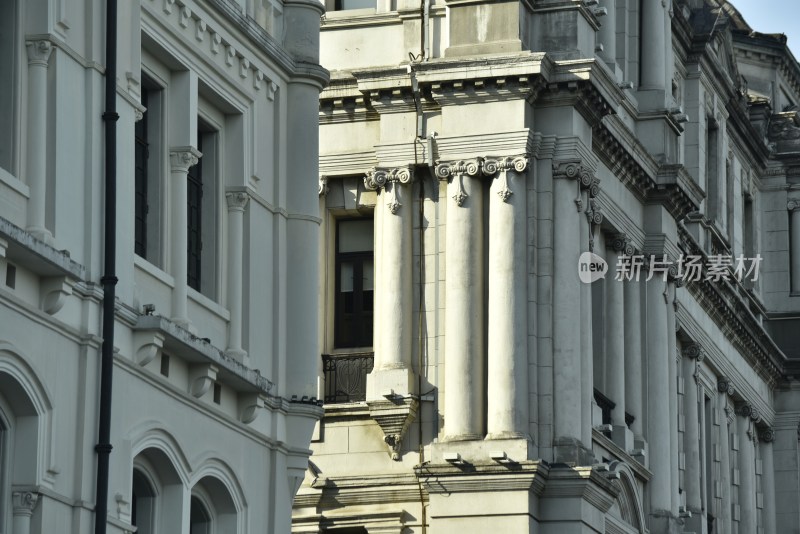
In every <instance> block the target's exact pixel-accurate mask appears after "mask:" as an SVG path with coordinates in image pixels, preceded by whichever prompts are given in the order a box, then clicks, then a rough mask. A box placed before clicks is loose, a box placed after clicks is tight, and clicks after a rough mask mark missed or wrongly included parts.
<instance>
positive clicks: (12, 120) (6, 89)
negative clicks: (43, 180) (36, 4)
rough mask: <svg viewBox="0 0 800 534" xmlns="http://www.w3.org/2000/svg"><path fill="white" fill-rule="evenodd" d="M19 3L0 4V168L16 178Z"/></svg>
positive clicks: (11, 0) (12, 0) (11, 1)
mask: <svg viewBox="0 0 800 534" xmlns="http://www.w3.org/2000/svg"><path fill="white" fill-rule="evenodd" d="M16 6H17V2H16V1H14V0H10V1H4V2H0V168H1V169H4V170H5V171H6V172H8V173H9V174H11V175H15V174H16V173H15V170H14V154H15V150H16V146H17V136H16V135H15V130H16V124H17V114H16V110H17V105H16V104H17V100H16V99H17V91H16V82H17V76H16V71H17V61H16V60H17V48H16V46H15V43H16V42H17V33H16V28H17V10H16Z"/></svg>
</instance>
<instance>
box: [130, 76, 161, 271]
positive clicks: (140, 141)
mask: <svg viewBox="0 0 800 534" xmlns="http://www.w3.org/2000/svg"><path fill="white" fill-rule="evenodd" d="M162 94H163V92H162V89H161V87H159V86H158V85H156V83H155V82H154V81H153V80H152V79H151V78H150V77H148V76H147V75H146V74H144V73H142V96H141V103H142V106H144V107H145V111H144V113H143V114H142V118H141V119H140V120H139V121H138V122H137V123H136V125H135V127H134V128H135V131H134V145H135V148H134V156H135V168H134V182H135V192H134V252H135V253H136V254H137V255H138V256H140V257H142V258H144V259H146V260H147V261H149V262H150V263H152V264H153V265H158V266H160V265H161V233H162V231H163V225H162V224H161V213H162V210H161V202H162V195H161V188H162V180H161V172H162V171H161V154H162V151H161V150H162V143H161V124H162V122H161V112H162V105H161V103H162Z"/></svg>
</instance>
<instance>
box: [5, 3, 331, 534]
mask: <svg viewBox="0 0 800 534" xmlns="http://www.w3.org/2000/svg"><path fill="white" fill-rule="evenodd" d="M119 4H120V6H119V7H120V9H119V23H118V27H119V37H118V43H117V45H118V63H117V68H118V72H117V92H116V95H117V96H116V98H117V103H116V104H117V109H118V112H119V115H120V118H119V120H118V121H117V147H116V150H117V184H118V187H117V191H118V195H117V206H116V208H117V236H116V265H117V271H116V276H117V277H118V279H119V283H118V285H117V301H116V314H115V318H116V322H115V340H114V349H115V354H114V371H113V402H112V408H111V412H112V423H111V444H112V445H113V451H112V452H111V456H110V458H111V460H110V465H111V467H110V479H109V496H108V510H109V518H108V529H109V532H133V531H134V530H135V529H136V528H138V532H189V530H190V523H191V524H192V528H194V529H195V531H196V530H197V529H199V528H210V529H212V530H213V531H216V532H222V531H224V532H237V533H246V532H276V533H277V532H289V531H290V521H291V520H290V509H291V501H292V499H293V497H294V494H295V492H296V491H297V488H298V486H299V484H300V481H301V479H302V477H303V476H304V473H305V471H306V469H307V467H308V456H309V454H310V451H309V450H308V444H309V440H310V437H311V435H312V432H313V427H314V424H315V422H316V421H317V420H318V418H319V417H320V415H321V413H322V410H321V408H320V407H319V406H318V405H317V376H318V374H319V366H320V364H319V356H318V352H317V344H318V341H317V340H318V338H317V331H316V328H315V325H314V324H313V320H311V321H309V320H308V318H309V317H310V316H313V314H314V313H315V310H316V309H317V300H316V299H317V293H318V290H317V285H316V283H317V279H318V267H317V260H316V257H315V253H316V250H317V242H318V241H319V230H318V229H319V226H320V222H321V219H320V213H319V211H318V204H317V196H316V189H317V179H318V163H317V149H316V146H317V141H316V136H317V122H316V111H315V110H316V107H317V99H318V95H319V91H320V90H321V88H322V87H323V86H324V85H325V84H326V83H327V77H328V73H327V71H326V70H325V69H323V68H322V67H320V66H319V64H318V63H319V42H318V35H319V16H320V14H321V13H322V8H321V6H319V5H317V4H316V3H310V2H309V3H304V2H300V1H286V2H280V1H276V2H271V3H261V2H259V3H258V6H254V5H253V4H252V3H245V2H225V1H216V0H212V1H205V2H193V1H180V0H178V1H174V0H169V1H163V2H162V1H155V0H143V1H141V2H139V1H136V2H120V3H119ZM104 6H105V4H104V3H103V2H94V1H91V0H85V1H84V0H82V1H80V2H74V3H64V2H50V1H47V0H43V1H41V2H38V1H37V2H22V1H12V2H7V3H6V5H4V7H3V9H4V11H3V13H4V24H5V26H4V31H5V30H8V33H7V34H5V35H6V36H8V39H6V38H5V36H4V39H3V43H2V47H3V48H2V52H3V54H4V55H7V56H9V57H13V58H14V61H13V62H12V66H13V68H12V69H11V70H10V71H9V72H5V71H4V77H7V79H6V80H5V81H4V84H5V85H4V86H3V91H4V92H3V98H4V99H5V98H8V102H10V105H11V108H12V109H13V121H11V123H10V124H9V125H8V127H5V126H4V130H3V132H2V136H3V137H2V141H3V143H4V144H7V145H8V146H9V147H11V148H10V150H11V156H10V157H9V159H7V160H6V159H4V162H3V168H2V171H0V279H1V280H0V281H2V285H0V317H2V320H0V531H2V532H15V533H17V532H18V533H21V534H25V533H28V532H32V533H37V532H65V533H66V532H74V533H79V532H80V533H84V532H90V531H93V528H94V521H95V519H94V500H95V499H96V487H95V477H96V469H97V460H96V454H95V451H94V446H95V444H96V443H97V432H98V430H97V429H98V410H99V407H98V402H99V391H100V385H99V376H100V372H99V369H100V347H101V344H102V339H101V338H100V335H101V328H102V320H101V308H102V303H103V292H102V285H101V283H100V278H101V276H102V273H103V271H104V265H103V239H104V205H103V190H104V178H105V177H104V170H103V169H104V163H103V158H104V145H103V128H104V126H103V121H102V117H101V115H102V113H103V109H104V94H103V84H104V69H105V63H106V58H104V57H103V54H104V52H103V50H104V38H105V37H104V36H105V28H104V26H105V11H104ZM5 15H9V16H8V17H5ZM298 35H301V36H303V39H300V40H298V39H297V36H298ZM143 73H145V75H147V76H148V77H149V79H150V80H151V82H148V83H153V84H155V85H156V86H158V89H157V91H158V93H159V95H160V96H159V102H158V103H156V102H153V104H152V105H151V108H150V109H146V108H145V106H144V105H143V104H142V102H143V97H144V92H145V91H147V90H155V88H154V86H150V85H147V86H144V85H143V84H142V82H143ZM6 82H9V83H6ZM143 115H144V116H146V118H147V120H148V121H150V123H152V124H155V125H156V127H155V128H154V131H153V132H151V133H150V134H149V135H148V137H149V142H150V147H149V150H150V156H149V159H150V165H149V167H148V170H149V172H148V186H149V187H150V188H151V189H152V190H155V191H156V194H155V195H154V199H151V200H153V201H152V202H151V203H150V209H151V213H153V216H152V218H149V219H148V221H149V222H148V225H149V232H148V236H150V237H153V236H155V238H156V239H155V241H157V247H156V248H155V249H154V251H153V253H152V254H148V258H147V259H146V258H144V257H140V256H139V255H137V254H135V253H134V239H135V233H134V214H135V201H134V197H135V190H136V180H135V173H134V166H135V153H134V143H135V134H134V132H135V124H136V122H137V121H138V120H142V117H143ZM200 120H202V121H204V122H206V123H208V124H209V125H210V126H211V127H212V128H213V130H214V131H213V133H211V134H203V135H205V136H206V137H207V138H208V139H204V145H203V152H204V153H202V154H201V153H200V151H199V150H198V147H199V146H200V145H199V141H200V140H199V139H198V122H199V121H200ZM198 160H201V161H202V163H203V164H204V167H203V169H204V170H203V180H204V186H205V187H206V188H205V191H204V195H205V200H204V209H206V210H207V211H206V212H205V218H204V224H206V225H207V228H206V231H205V232H206V233H205V234H204V238H203V239H204V245H205V246H204V248H203V252H202V254H203V260H202V261H203V269H204V271H203V272H204V273H205V274H206V281H204V282H203V284H202V287H201V288H200V290H199V291H196V290H194V289H192V288H190V287H187V279H186V272H187V270H186V262H187V256H186V250H187V232H186V225H187V220H186V203H187V199H186V195H187V193H186V180H187V175H186V173H187V169H188V168H190V167H192V166H193V165H196V164H197V163H198ZM134 473H137V475H134ZM136 477H139V478H136ZM142 477H143V478H142ZM140 478H142V479H147V482H144V483H142V484H144V485H143V486H142V485H139V486H136V485H137V484H140V482H137V480H139V479H140ZM135 479H136V480H135ZM134 487H138V488H139V489H137V490H135V491H137V507H138V512H139V517H138V525H137V526H136V527H134V526H133V521H134V520H135V518H134V517H132V513H133V510H132V505H133V491H134ZM196 499H199V500H200V502H202V503H203V506H204V507H205V511H206V515H207V516H208V517H206V522H207V523H210V526H208V525H206V527H203V526H202V525H200V524H199V523H197V522H198V518H197V517H198V516H197V505H196ZM193 508H194V510H193ZM148 515H149V519H148ZM148 523H149V524H148Z"/></svg>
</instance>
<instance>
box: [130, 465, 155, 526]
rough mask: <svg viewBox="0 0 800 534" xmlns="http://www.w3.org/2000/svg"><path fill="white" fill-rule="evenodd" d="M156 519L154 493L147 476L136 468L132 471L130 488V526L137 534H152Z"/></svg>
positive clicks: (152, 485)
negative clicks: (134, 528) (133, 527)
mask: <svg viewBox="0 0 800 534" xmlns="http://www.w3.org/2000/svg"><path fill="white" fill-rule="evenodd" d="M155 519H156V491H155V487H154V484H153V482H152V481H151V480H150V478H149V477H148V475H147V474H146V473H145V472H144V471H142V470H140V469H137V468H134V470H133V487H132V488H131V524H132V525H133V526H135V527H136V532H138V534H153V533H154V532H155Z"/></svg>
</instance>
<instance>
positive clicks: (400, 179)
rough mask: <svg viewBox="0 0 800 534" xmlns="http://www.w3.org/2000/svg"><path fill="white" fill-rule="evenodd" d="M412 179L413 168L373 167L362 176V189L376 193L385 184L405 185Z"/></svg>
mask: <svg viewBox="0 0 800 534" xmlns="http://www.w3.org/2000/svg"><path fill="white" fill-rule="evenodd" d="M413 179H414V168H413V167H411V166H407V167H373V168H372V169H370V170H369V171H367V174H366V176H364V187H366V188H367V189H369V190H370V191H377V190H379V189H382V188H383V187H385V186H386V184H387V183H401V184H407V183H410V182H411V181H412V180H413Z"/></svg>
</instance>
